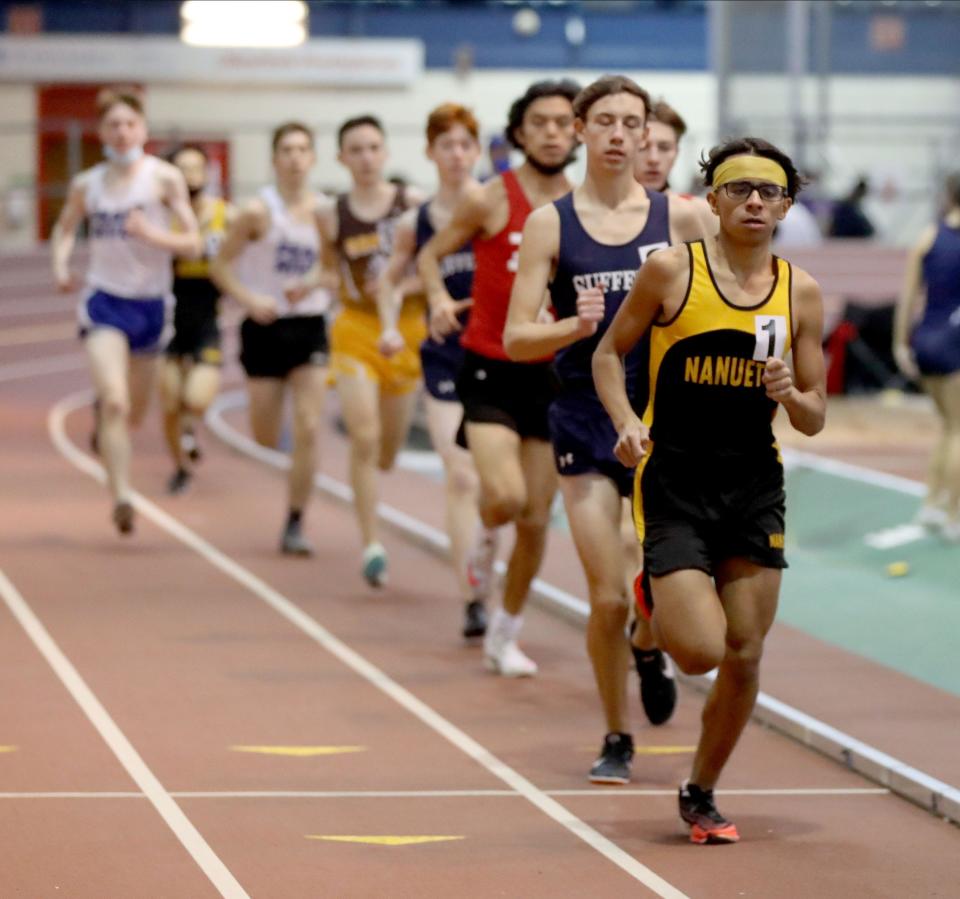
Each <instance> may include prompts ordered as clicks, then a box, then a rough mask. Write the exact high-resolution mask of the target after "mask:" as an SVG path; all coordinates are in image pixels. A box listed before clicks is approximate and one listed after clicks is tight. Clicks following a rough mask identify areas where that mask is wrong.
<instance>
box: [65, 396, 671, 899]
mask: <svg viewBox="0 0 960 899" xmlns="http://www.w3.org/2000/svg"><path fill="white" fill-rule="evenodd" d="M91 398H92V392H91V391H87V390H85V391H81V392H79V393H74V394H71V395H69V396H67V397H64V398H63V399H62V400H60V401H59V402H57V403H56V404H55V405H54V406H53V408H52V409H51V410H50V414H49V417H48V420H47V424H48V430H49V433H50V438H51V440H52V441H53V444H54V446H55V447H56V448H57V450H58V451H59V452H60V453H61V454H62V455H63V456H64V458H65V459H67V461H68V462H70V463H71V464H73V465H74V466H75V467H76V468H78V469H79V470H80V471H82V472H84V473H85V474H88V475H90V476H92V477H94V478H96V479H97V480H100V479H101V478H103V468H102V467H101V465H100V464H99V463H98V462H95V461H94V460H93V459H92V458H90V457H89V456H88V455H87V454H86V453H83V452H81V451H80V450H79V449H78V448H77V447H76V446H74V444H73V443H72V442H71V441H70V439H69V438H68V437H67V434H66V427H65V422H66V416H67V415H68V414H69V413H70V412H72V411H74V410H76V409H79V408H81V407H82V406H84V405H87V404H89V403H90V401H91ZM132 502H133V504H134V506H135V507H136V508H137V510H138V511H139V512H140V513H141V514H142V515H144V516H145V517H146V518H148V519H150V520H151V521H152V522H153V523H154V524H155V525H157V526H158V527H160V528H161V529H162V530H164V531H166V532H167V533H168V534H169V535H170V536H172V537H174V538H175V539H176V540H178V541H180V542H181V543H183V544H184V545H185V546H187V547H188V548H190V549H192V550H193V551H194V552H196V553H197V554H198V555H200V556H202V557H203V558H204V559H205V560H206V561H208V562H209V563H210V564H211V565H212V566H213V567H214V568H216V569H218V570H219V571H220V572H221V573H223V574H225V575H226V576H227V577H229V578H231V579H232V580H234V581H236V582H237V583H238V584H240V585H241V586H243V587H245V588H246V589H247V590H249V591H250V592H251V593H253V594H254V595H255V596H256V597H258V598H259V599H260V600H261V601H262V602H264V603H265V604H266V605H267V606H269V607H270V608H272V609H273V610H274V611H275V612H277V613H278V614H279V615H280V616H281V617H283V618H284V619H286V620H287V621H288V622H289V623H290V624H292V625H294V627H296V628H298V629H299V630H301V631H302V632H303V633H304V634H306V635H307V636H309V637H310V638H312V639H313V640H314V641H315V642H316V643H317V644H319V645H320V646H321V647H323V648H324V649H325V650H326V651H327V652H329V653H330V654H331V655H332V656H334V657H335V658H337V659H339V661H340V662H342V663H343V664H344V665H345V666H346V667H348V668H350V669H351V670H352V671H354V672H355V673H356V674H358V675H359V676H360V677H361V678H362V679H363V680H365V681H367V683H369V684H370V685H372V686H374V687H375V688H377V689H378V690H380V692H382V693H384V694H386V695H387V696H389V697H390V698H391V699H392V700H393V701H394V702H396V703H397V704H398V705H399V706H400V707H401V708H404V709H406V710H407V711H408V712H410V713H411V714H412V715H413V716H414V717H416V718H417V719H419V720H420V721H421V722H422V723H423V724H425V725H426V726H427V727H429V728H430V729H431V730H433V731H434V732H435V733H437V734H439V735H440V736H442V737H444V738H445V739H446V740H447V741H448V742H449V743H451V744H452V745H453V746H455V747H456V748H457V749H459V750H460V751H461V752H463V753H464V754H465V755H467V756H468V757H469V758H472V759H473V760H474V761H475V762H477V763H478V764H479V765H480V766H481V767H483V768H485V769H486V770H487V771H488V772H489V773H490V774H492V775H493V776H494V777H496V778H497V779H498V780H501V781H503V782H504V783H506V784H507V785H508V786H510V787H511V788H512V789H514V790H515V791H516V792H517V793H519V794H520V795H521V796H523V798H524V799H526V800H527V801H528V802H529V803H530V804H531V805H533V806H534V807H536V808H538V809H539V810H540V811H542V812H543V813H544V814H545V815H546V816H547V817H549V818H551V819H552V820H553V821H555V822H556V823H558V824H560V825H561V826H562V827H564V828H565V829H566V830H567V831H569V832H570V833H571V834H573V835H574V836H575V837H577V838H579V839H580V840H582V841H583V842H584V843H586V844H587V845H588V846H590V848H592V849H594V850H595V851H596V852H598V853H599V854H600V855H602V856H604V857H605V858H606V859H607V860H608V861H610V862H612V863H613V864H615V865H616V866H617V867H618V868H620V869H621V870H622V871H624V872H625V873H626V874H628V875H629V876H631V877H633V878H634V880H637V881H639V882H640V883H642V884H643V885H644V886H645V887H647V889H649V890H650V891H651V892H653V893H655V894H657V895H658V896H661V897H664V899H687V897H686V895H685V894H684V893H683V892H681V891H680V890H678V889H677V888H676V887H674V886H673V885H672V884H670V883H668V882H667V881H666V880H664V879H663V878H662V877H660V875H659V874H657V873H656V872H654V871H653V870H651V869H650V868H648V867H647V866H646V865H644V864H643V863H642V862H640V861H639V860H637V859H636V858H634V857H633V856H632V855H630V854H629V853H628V852H626V851H625V850H623V849H621V848H620V847H619V846H618V845H616V844H615V843H614V842H613V841H611V840H609V839H608V838H607V837H605V836H603V834H601V833H600V832H599V831H597V830H595V829H594V828H593V827H591V826H590V825H589V824H587V823H586V822H585V821H582V820H581V819H580V818H578V817H577V816H576V815H574V814H573V813H572V812H571V811H569V809H567V808H565V807H564V806H563V805H561V804H560V803H559V802H557V801H556V800H555V799H552V798H551V797H549V796H548V795H546V794H545V793H544V792H543V791H542V790H540V789H539V787H537V786H536V785H535V784H533V783H532V782H531V781H530V780H528V779H527V778H526V777H524V776H523V775H522V774H520V773H519V772H518V771H516V770H514V769H513V768H511V767H510V766H509V765H507V764H506V763H505V762H503V761H501V760H500V759H499V758H497V757H496V756H495V755H493V753H491V752H490V751H489V750H488V749H487V748H486V747H484V746H483V745H481V744H480V743H478V742H477V741H476V740H474V739H473V737H471V736H469V734H467V733H466V732H465V731H463V730H461V729H460V728H459V727H457V726H456V725H455V724H453V723H452V722H450V721H448V720H447V719H446V718H444V717H443V716H442V715H440V714H439V713H438V712H436V711H435V710H434V709H433V708H431V707H430V706H429V705H427V704H426V703H425V702H424V701H423V700H421V699H419V698H418V697H417V696H415V695H414V694H413V693H412V692H411V691H410V690H408V689H406V688H405V687H403V686H401V684H399V683H398V682H397V681H395V680H393V678H391V677H390V676H389V675H388V674H386V672H384V671H382V670H381V669H380V668H378V667H377V666H376V665H374V664H372V663H371V662H369V661H367V659H365V658H364V657H363V656H362V655H360V654H359V653H358V652H356V651H355V650H353V649H351V648H350V647H349V646H348V645H347V644H346V643H344V642H343V641H342V640H340V639H339V638H338V637H336V636H334V634H333V633H331V632H330V631H328V630H327V629H326V628H325V627H323V625H321V624H320V623H319V622H318V621H317V620H316V619H315V618H313V617H312V616H310V615H308V614H307V613H306V612H304V611H303V609H301V608H300V607H299V606H298V605H297V604H296V603H294V602H293V601H292V600H290V599H288V598H287V597H286V596H284V595H283V594H282V593H281V592H280V591H279V590H276V589H274V588H273V587H271V586H270V585H269V584H268V583H267V582H266V581H264V580H262V579H261V578H259V577H257V576H256V575H255V574H254V573H253V572H251V571H249V570H248V569H247V568H245V567H244V566H243V565H241V564H240V563H239V562H236V561H235V560H234V559H232V558H231V557H230V556H228V555H227V554H226V553H224V552H222V551H221V550H219V549H217V548H216V547H215V546H214V545H213V544H211V543H210V542H208V541H207V540H205V539H204V538H203V537H201V536H200V535H199V534H197V533H196V532H194V531H193V530H192V529H190V528H188V527H187V526H186V525H184V524H183V523H182V522H180V521H179V520H178V519H176V518H174V517H173V516H172V515H170V514H169V513H167V512H166V511H164V510H163V509H161V508H160V507H159V506H158V505H156V504H155V503H153V502H152V501H151V500H149V499H147V498H146V497H144V496H143V495H142V494H139V493H134V494H133V495H132ZM404 517H407V516H404Z"/></svg>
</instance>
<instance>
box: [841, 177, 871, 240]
mask: <svg viewBox="0 0 960 899" xmlns="http://www.w3.org/2000/svg"><path fill="white" fill-rule="evenodd" d="M868 193H870V182H868V181H867V179H866V178H864V177H862V176H861V177H860V178H858V179H857V183H856V184H854V185H853V190H851V191H850V193H849V194H847V196H845V197H844V198H843V199H841V200H838V201H837V203H836V205H835V206H834V207H833V220H832V221H831V223H830V237H873V235H874V234H875V233H876V229H875V228H874V227H873V222H871V221H870V219H869V218H867V214H866V213H865V212H864V211H863V201H864V198H865V197H866V196H867V194H868Z"/></svg>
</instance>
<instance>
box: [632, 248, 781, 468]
mask: <svg viewBox="0 0 960 899" xmlns="http://www.w3.org/2000/svg"><path fill="white" fill-rule="evenodd" d="M687 249H688V252H689V254H690V281H689V285H688V288H687V295H686V298H685V299H684V301H683V303H682V305H681V307H680V309H679V311H678V312H677V313H676V314H675V315H674V316H673V318H672V319H670V320H669V321H665V322H655V323H654V325H653V327H652V328H651V329H650V394H649V399H648V401H647V407H646V410H645V412H644V416H643V420H644V423H645V424H646V425H647V426H648V427H649V428H650V438H651V440H652V442H653V446H654V452H657V451H666V452H667V453H670V452H671V451H673V452H678V453H681V454H684V455H690V456H695V457H701V456H706V457H716V456H718V455H719V456H723V457H728V458H730V457H741V458H742V457H747V458H748V459H749V460H750V461H751V462H753V463H755V464H757V465H758V466H761V467H762V466H763V464H764V463H765V462H775V463H777V464H779V462H778V460H779V450H778V448H777V446H776V442H775V440H774V436H773V428H772V422H773V416H774V414H775V413H776V407H777V404H776V403H775V402H773V401H772V400H770V399H768V398H767V395H766V389H765V388H764V385H763V381H762V376H763V372H764V368H765V367H766V360H767V359H768V358H769V357H771V356H774V357H778V358H783V357H784V356H785V355H786V354H787V353H788V352H789V351H790V348H791V344H792V335H793V326H792V320H791V309H790V290H791V280H792V271H791V268H790V263H789V262H786V261H785V260H783V259H780V258H778V257H776V256H774V257H772V258H773V265H774V280H773V286H772V287H771V288H770V292H769V294H768V295H767V296H766V297H765V298H764V299H763V300H761V301H760V302H758V303H756V304H755V305H753V306H738V305H734V304H733V303H731V302H730V301H729V300H728V299H727V298H726V297H725V296H724V295H723V293H722V292H721V291H720V288H719V287H718V286H717V282H716V279H715V278H714V276H713V272H712V271H711V269H710V260H709V259H708V257H707V254H706V250H705V247H704V244H703V241H696V242H694V243H689V244H687Z"/></svg>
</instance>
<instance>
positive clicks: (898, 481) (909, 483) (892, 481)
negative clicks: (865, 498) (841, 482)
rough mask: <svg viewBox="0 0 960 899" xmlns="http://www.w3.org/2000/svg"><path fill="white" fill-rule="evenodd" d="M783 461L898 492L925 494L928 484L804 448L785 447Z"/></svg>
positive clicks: (793, 465) (796, 466)
mask: <svg viewBox="0 0 960 899" xmlns="http://www.w3.org/2000/svg"><path fill="white" fill-rule="evenodd" d="M782 455H783V461H784V462H785V463H786V464H787V465H788V466H790V467H791V468H793V469H794V470H795V469H797V468H810V469H813V470H814V471H819V472H821V473H823V474H830V475H833V476H834V477H837V478H846V480H848V481H859V482H860V483H861V484H869V485H870V486H871V487H882V488H883V489H884V490H893V491H895V492H896V493H906V494H907V495H909V496H925V495H926V492H927V488H926V485H925V484H923V483H922V482H921V481H913V480H911V479H910V478H903V477H900V475H896V474H888V473H887V472H885V471H875V470H874V469H872V468H865V467H864V466H862V465H853V464H852V463H850V462H841V461H839V460H838V459H827V458H826V457H825V456H818V455H816V453H807V452H804V451H802V450H795V449H784V450H783V451H782Z"/></svg>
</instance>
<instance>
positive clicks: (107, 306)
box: [79, 290, 167, 353]
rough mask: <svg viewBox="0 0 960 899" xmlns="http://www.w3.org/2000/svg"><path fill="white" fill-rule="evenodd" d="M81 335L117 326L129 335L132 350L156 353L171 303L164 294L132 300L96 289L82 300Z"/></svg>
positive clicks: (160, 345)
mask: <svg viewBox="0 0 960 899" xmlns="http://www.w3.org/2000/svg"><path fill="white" fill-rule="evenodd" d="M79 318H80V336H81V337H86V336H87V335H88V334H90V333H91V332H92V331H95V330H96V329H98V328H113V329H114V330H116V331H120V332H121V333H123V334H124V335H125V336H126V338H127V343H128V344H129V345H130V352H132V353H156V352H158V351H159V350H160V349H161V347H162V345H163V341H164V337H165V336H166V335H165V334H164V329H165V327H166V323H167V303H166V300H164V298H163V297H155V298H148V299H143V300H140V299H137V300H128V299H124V298H123V297H117V296H114V295H113V294H110V293H107V292H106V291H103V290H95V291H93V293H91V294H90V295H89V296H87V297H86V299H84V300H83V301H82V302H81V304H80V310H79Z"/></svg>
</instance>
